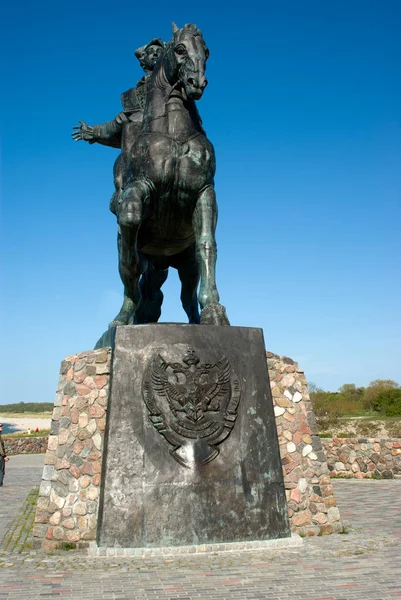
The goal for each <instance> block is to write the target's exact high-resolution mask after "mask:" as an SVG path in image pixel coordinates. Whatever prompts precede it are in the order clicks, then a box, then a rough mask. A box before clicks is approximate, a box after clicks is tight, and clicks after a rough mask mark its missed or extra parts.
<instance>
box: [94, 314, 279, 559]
mask: <svg viewBox="0 0 401 600" xmlns="http://www.w3.org/2000/svg"><path fill="white" fill-rule="evenodd" d="M288 536H290V529H289V523H288V515H287V506H286V499H285V490H284V484H283V477H282V470H281V462H280V455H279V449H278V442H277V433H276V426H275V418H274V412H273V403H272V399H271V392H270V387H269V379H268V371H267V365H266V358H265V350H264V341H263V335H262V331H261V330H260V329H251V328H245V327H217V326H212V325H178V324H157V325H142V326H140V325H139V326H127V327H118V328H117V333H116V340H115V349H114V354H113V367H112V387H111V397H110V401H109V411H108V434H107V446H106V463H105V479H104V497H103V503H102V505H101V512H100V526H99V536H98V543H99V545H100V546H108V547H114V546H120V547H124V548H132V547H137V548H144V547H160V546H188V545H199V544H214V543H224V542H238V541H240V542H243V541H253V540H265V539H276V538H282V537H288Z"/></svg>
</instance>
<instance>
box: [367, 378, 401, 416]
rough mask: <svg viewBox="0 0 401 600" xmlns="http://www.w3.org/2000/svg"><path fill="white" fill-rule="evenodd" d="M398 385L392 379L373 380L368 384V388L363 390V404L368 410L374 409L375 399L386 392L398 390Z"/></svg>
mask: <svg viewBox="0 0 401 600" xmlns="http://www.w3.org/2000/svg"><path fill="white" fill-rule="evenodd" d="M399 388H400V385H399V384H398V383H397V382H396V381H393V380H392V379H375V380H374V381H371V382H370V383H369V386H368V387H367V388H366V390H365V394H364V398H363V404H364V407H365V408H367V409H368V410H372V409H373V408H374V404H375V401H376V398H377V397H378V396H379V395H380V394H381V393H382V392H386V391H387V390H396V389H399Z"/></svg>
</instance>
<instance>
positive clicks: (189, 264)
mask: <svg viewBox="0 0 401 600" xmlns="http://www.w3.org/2000/svg"><path fill="white" fill-rule="evenodd" d="M191 250H192V252H191V255H190V256H189V258H187V259H186V260H184V261H183V262H182V263H181V264H179V265H178V266H177V271H178V276H179V278H180V281H181V303H182V307H183V309H184V310H185V312H186V314H187V316H188V323H191V324H193V325H198V324H199V323H200V316H199V304H198V298H197V291H198V285H199V279H200V277H199V269H198V264H197V261H196V254H195V248H192V249H191Z"/></svg>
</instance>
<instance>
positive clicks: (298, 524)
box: [266, 352, 342, 535]
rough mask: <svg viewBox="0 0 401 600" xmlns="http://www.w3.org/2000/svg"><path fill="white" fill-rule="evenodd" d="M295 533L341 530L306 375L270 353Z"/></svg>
mask: <svg viewBox="0 0 401 600" xmlns="http://www.w3.org/2000/svg"><path fill="white" fill-rule="evenodd" d="M266 356H267V362H268V366H269V375H270V385H271V388H272V395H273V402H274V405H275V406H274V412H275V415H276V425H277V434H278V439H279V445H280V454H281V460H282V464H283V474H284V483H285V489H286V496H287V503H288V515H289V517H290V524H291V529H292V531H295V532H297V533H299V534H301V535H316V534H319V533H320V534H329V533H332V532H334V531H340V530H341V529H342V525H341V522H340V513H339V511H338V508H337V507H336V499H335V496H334V488H333V486H332V485H331V481H330V474H329V469H328V466H327V462H326V456H325V453H324V450H323V447H322V443H321V441H320V438H319V436H318V435H317V431H316V423H315V417H314V414H313V412H312V405H311V401H310V398H309V392H308V385H307V382H306V379H305V375H304V372H303V371H302V370H301V369H300V368H299V367H298V365H297V363H295V362H294V361H293V360H291V359H290V358H287V357H285V356H277V355H276V354H273V353H271V352H267V353H266Z"/></svg>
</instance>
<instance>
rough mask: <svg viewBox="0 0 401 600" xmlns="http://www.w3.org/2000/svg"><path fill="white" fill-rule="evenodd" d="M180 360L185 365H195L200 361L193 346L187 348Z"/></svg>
mask: <svg viewBox="0 0 401 600" xmlns="http://www.w3.org/2000/svg"><path fill="white" fill-rule="evenodd" d="M182 360H183V362H184V363H185V364H186V365H188V366H189V367H190V366H191V365H197V364H198V362H199V361H200V358H199V356H198V355H197V354H196V352H195V350H194V349H193V348H188V349H187V352H186V354H185V356H184V358H183V359H182Z"/></svg>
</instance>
